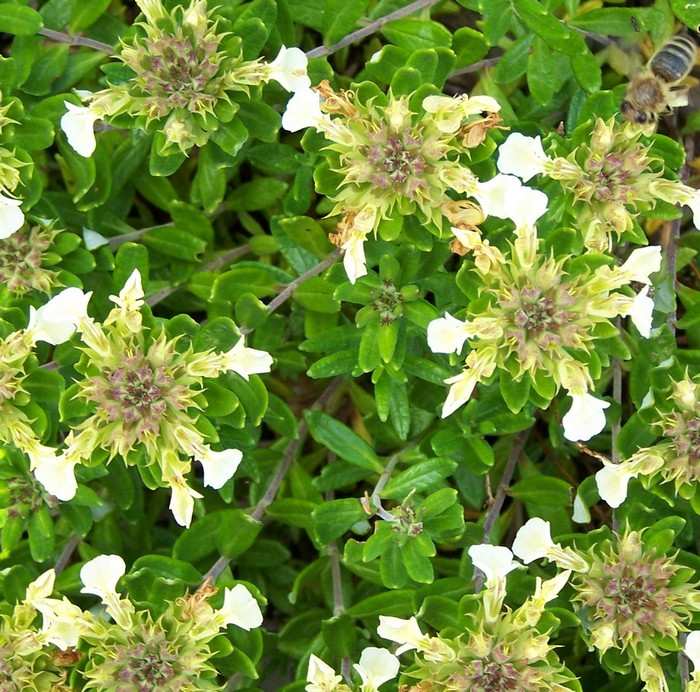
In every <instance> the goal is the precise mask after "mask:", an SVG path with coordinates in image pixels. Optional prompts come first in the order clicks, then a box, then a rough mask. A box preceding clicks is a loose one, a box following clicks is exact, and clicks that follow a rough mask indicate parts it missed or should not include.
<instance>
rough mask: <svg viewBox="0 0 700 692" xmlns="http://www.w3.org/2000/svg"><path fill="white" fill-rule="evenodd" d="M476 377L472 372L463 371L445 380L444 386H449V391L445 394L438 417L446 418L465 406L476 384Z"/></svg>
mask: <svg viewBox="0 0 700 692" xmlns="http://www.w3.org/2000/svg"><path fill="white" fill-rule="evenodd" d="M478 381H479V380H478V377H477V376H476V373H475V372H474V371H473V370H464V371H463V372H460V373H459V375H455V376H454V377H450V378H449V379H447V380H445V384H449V385H451V387H450V391H449V392H448V393H447V398H446V399H445V403H444V404H443V406H442V411H441V413H440V416H441V417H442V418H447V416H449V415H450V414H452V413H454V412H455V411H456V410H457V409H458V408H459V407H460V406H462V405H463V404H466V403H467V401H469V398H470V397H471V395H472V392H473V391H474V387H476V385H477V383H478Z"/></svg>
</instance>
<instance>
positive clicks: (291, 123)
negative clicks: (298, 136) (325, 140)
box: [282, 89, 325, 132]
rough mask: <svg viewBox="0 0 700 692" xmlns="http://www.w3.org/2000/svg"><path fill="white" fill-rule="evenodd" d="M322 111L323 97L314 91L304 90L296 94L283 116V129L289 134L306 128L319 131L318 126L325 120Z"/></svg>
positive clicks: (290, 100)
mask: <svg viewBox="0 0 700 692" xmlns="http://www.w3.org/2000/svg"><path fill="white" fill-rule="evenodd" d="M324 117H325V116H324V114H323V112H322V111H321V96H320V94H319V93H318V92H316V91H314V90H313V89H302V90H301V91H296V92H294V95H293V96H292V98H291V99H289V102H288V103H287V108H286V109H285V111H284V113H283V114H282V127H283V128H284V129H285V130H287V131H288V132H296V131H297V130H303V129H304V128H305V127H313V128H315V129H318V124H319V122H320V121H321V120H323V119H324Z"/></svg>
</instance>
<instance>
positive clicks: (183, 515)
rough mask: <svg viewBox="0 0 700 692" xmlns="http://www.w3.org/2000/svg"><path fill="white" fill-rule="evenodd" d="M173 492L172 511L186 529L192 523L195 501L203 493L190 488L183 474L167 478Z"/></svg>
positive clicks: (171, 498) (170, 506) (171, 499)
mask: <svg viewBox="0 0 700 692" xmlns="http://www.w3.org/2000/svg"><path fill="white" fill-rule="evenodd" d="M167 482H168V485H169V486H170V490H171V491H172V494H171V496H170V504H169V505H168V506H169V508H170V511H171V512H172V513H173V517H175V521H176V522H177V523H178V524H180V526H184V527H185V528H186V529H188V528H189V527H190V524H191V523H192V514H193V513H194V501H195V500H198V499H201V498H202V497H203V495H201V494H200V493H198V492H197V491H196V490H193V489H192V488H190V487H189V486H188V485H187V483H186V482H185V479H184V478H183V477H182V476H172V477H170V478H169V479H167Z"/></svg>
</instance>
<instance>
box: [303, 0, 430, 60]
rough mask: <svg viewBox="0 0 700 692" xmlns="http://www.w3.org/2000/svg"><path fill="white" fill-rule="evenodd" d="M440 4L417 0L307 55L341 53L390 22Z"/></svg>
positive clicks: (318, 55)
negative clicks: (340, 51)
mask: <svg viewBox="0 0 700 692" xmlns="http://www.w3.org/2000/svg"><path fill="white" fill-rule="evenodd" d="M438 2H440V0H415V2H412V3H411V4H410V5H406V7H402V8H400V9H398V10H395V11H394V12H390V13H389V14H386V15H384V16H383V17H380V18H379V19H375V20H374V21H373V22H370V23H369V24H367V26H363V27H362V28H361V29H358V30H357V31H353V32H352V33H351V34H348V35H347V36H345V37H344V38H341V39H340V41H338V42H337V43H334V44H333V45H332V46H328V47H326V46H319V47H318V48H314V49H313V50H310V51H309V52H308V53H307V54H306V55H307V57H309V58H323V57H326V56H327V55H332V54H333V53H336V52H337V51H339V50H340V49H341V48H345V46H349V45H350V44H351V43H354V42H355V41H359V40H360V39H362V38H366V37H367V36H371V35H372V34H374V33H376V32H377V31H379V29H381V28H382V27H383V26H384V25H385V24H387V23H388V22H392V21H394V20H395V19H401V18H402V17H406V16H408V15H409V14H413V13H414V12H417V11H418V10H422V9H424V8H425V7H430V6H431V5H435V4H437V3H438Z"/></svg>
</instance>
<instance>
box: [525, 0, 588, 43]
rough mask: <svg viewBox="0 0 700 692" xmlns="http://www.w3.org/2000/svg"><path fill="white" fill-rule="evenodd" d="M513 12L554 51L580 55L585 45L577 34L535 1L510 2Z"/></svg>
mask: <svg viewBox="0 0 700 692" xmlns="http://www.w3.org/2000/svg"><path fill="white" fill-rule="evenodd" d="M512 2H513V10H514V11H515V13H516V14H517V15H518V17H520V19H522V21H523V22H524V23H525V24H526V25H527V26H528V28H529V29H531V30H532V31H534V32H535V33H536V34H537V35H538V36H540V37H541V38H543V39H544V40H545V41H546V42H547V43H548V44H549V46H550V48H553V49H554V50H557V51H559V52H560V53H564V54H565V55H570V56H574V55H581V54H582V53H584V52H585V51H586V44H585V43H584V41H583V39H582V38H581V36H579V34H577V33H576V32H575V31H574V30H573V29H570V28H569V27H568V26H566V24H564V23H563V22H562V21H560V20H559V19H556V18H555V17H553V16H552V15H551V14H550V13H549V12H548V11H547V10H546V9H545V8H544V7H543V6H542V5H541V4H540V3H539V2H538V1H537V0H512Z"/></svg>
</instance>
